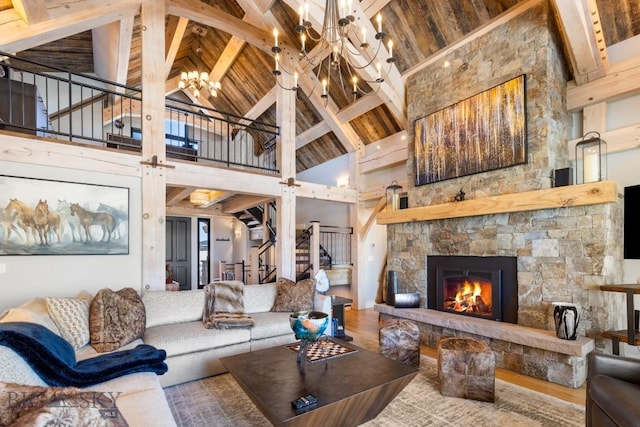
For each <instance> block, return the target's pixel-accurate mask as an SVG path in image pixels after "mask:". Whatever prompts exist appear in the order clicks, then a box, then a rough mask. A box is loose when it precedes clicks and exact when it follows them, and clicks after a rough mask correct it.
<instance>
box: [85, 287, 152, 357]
mask: <svg viewBox="0 0 640 427" xmlns="http://www.w3.org/2000/svg"><path fill="white" fill-rule="evenodd" d="M146 322H147V319H146V313H145V309H144V304H143V303H142V299H141V298H140V296H139V295H138V293H137V292H136V291H135V290H134V289H132V288H124V289H120V290H119V291H117V292H114V291H112V290H111V289H108V288H105V289H101V290H100V291H98V293H97V294H96V296H95V297H94V298H93V301H92V302H91V307H90V309H89V332H90V333H91V346H92V347H93V348H95V349H96V351H97V352H99V353H105V352H108V351H113V350H117V349H119V348H120V347H122V346H124V345H127V344H129V343H130V342H132V341H134V340H136V339H138V338H142V336H143V335H144V331H145V326H146Z"/></svg>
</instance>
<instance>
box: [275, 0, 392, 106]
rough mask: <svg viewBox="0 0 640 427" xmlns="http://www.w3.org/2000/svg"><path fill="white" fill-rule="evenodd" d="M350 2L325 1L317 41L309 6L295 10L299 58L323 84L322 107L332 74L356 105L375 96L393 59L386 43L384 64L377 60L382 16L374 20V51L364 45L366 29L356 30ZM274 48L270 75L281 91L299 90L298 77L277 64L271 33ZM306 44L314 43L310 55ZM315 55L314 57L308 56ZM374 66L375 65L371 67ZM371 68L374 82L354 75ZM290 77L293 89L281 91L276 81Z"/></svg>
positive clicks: (381, 43) (380, 49) (381, 50)
mask: <svg viewBox="0 0 640 427" xmlns="http://www.w3.org/2000/svg"><path fill="white" fill-rule="evenodd" d="M352 11H353V9H352V0H340V1H338V0H326V7H325V11H324V21H323V24H322V31H321V32H320V37H319V38H314V36H313V34H312V33H311V31H310V30H311V22H310V21H309V4H308V3H307V1H306V0H305V2H304V3H303V4H302V6H300V8H299V9H298V15H299V20H298V25H297V26H296V27H295V31H296V32H297V33H298V34H300V46H301V47H300V51H299V55H300V57H301V58H302V59H303V60H305V61H306V62H307V63H308V64H309V65H310V66H311V69H313V70H315V71H314V73H315V75H316V78H317V79H318V80H319V81H320V82H321V84H322V94H321V97H322V98H323V99H324V104H325V107H326V106H327V103H328V98H329V88H330V87H331V84H332V72H331V71H332V70H334V71H337V73H335V74H334V76H335V79H334V80H338V81H337V84H338V86H339V88H340V89H341V90H342V92H343V93H344V94H345V95H346V94H347V93H348V92H350V93H351V95H353V100H354V101H355V100H356V98H357V97H358V95H374V94H375V93H377V92H378V89H379V88H380V84H381V83H382V82H384V78H385V76H386V75H387V74H388V72H389V70H390V69H391V66H392V64H393V62H395V58H394V57H393V41H392V40H389V41H388V42H387V53H388V56H387V58H386V60H384V61H383V60H382V59H379V58H378V57H379V56H381V55H382V54H384V51H385V49H384V48H383V46H384V39H385V37H386V34H385V33H384V32H383V31H382V15H380V14H379V13H378V15H377V16H376V25H377V26H376V28H375V29H376V33H375V34H374V36H373V37H374V38H375V40H376V41H377V43H376V46H375V48H374V47H373V46H371V45H370V44H369V43H368V42H367V28H366V27H362V28H361V29H359V28H357V26H356V25H355V24H354V21H355V18H354V16H353V15H352ZM273 36H274V45H273V47H272V48H271V51H272V52H273V54H274V59H275V67H274V70H273V74H274V75H275V76H276V81H277V82H278V85H280V87H282V88H284V89H287V90H296V91H297V90H298V89H299V86H298V73H297V72H294V73H291V72H289V71H288V70H286V69H285V68H284V67H283V66H282V64H281V60H280V52H281V48H280V47H279V46H278V30H277V28H276V29H274V30H273ZM308 40H312V41H313V42H316V43H317V44H316V46H315V47H314V48H313V50H312V51H308V50H307V47H308V43H307V41H308ZM311 52H315V53H313V54H312V53H311ZM383 62H386V63H387V64H388V67H387V69H386V70H383V65H382V63H383ZM374 63H375V65H374ZM372 65H374V66H375V68H376V76H375V78H374V79H370V80H367V79H361V78H359V77H358V75H357V74H356V72H357V71H359V70H363V69H365V68H367V67H369V66H372ZM343 69H346V71H347V73H348V74H349V81H348V82H345V81H344V80H345V79H343ZM283 71H284V72H286V73H287V74H293V76H294V85H293V87H284V86H282V84H281V83H280V82H279V81H278V77H279V76H280V75H281V74H282V72H283ZM362 82H365V83H367V84H368V85H369V87H370V88H371V90H370V91H367V90H365V89H363V88H362V84H361V83H362Z"/></svg>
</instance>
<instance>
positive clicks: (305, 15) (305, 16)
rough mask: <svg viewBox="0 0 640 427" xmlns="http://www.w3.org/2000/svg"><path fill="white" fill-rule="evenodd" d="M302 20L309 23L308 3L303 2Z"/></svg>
mask: <svg viewBox="0 0 640 427" xmlns="http://www.w3.org/2000/svg"><path fill="white" fill-rule="evenodd" d="M304 20H305V21H307V22H308V21H309V3H307V2H306V1H305V2H304Z"/></svg>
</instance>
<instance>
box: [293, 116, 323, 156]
mask: <svg viewBox="0 0 640 427" xmlns="http://www.w3.org/2000/svg"><path fill="white" fill-rule="evenodd" d="M329 132H331V128H330V127H329V125H328V124H327V122H326V121H324V120H323V121H321V122H320V123H317V124H315V125H313V126H311V127H310V128H309V129H307V130H305V131H304V132H302V133H300V134H298V135H297V136H296V150H299V149H300V148H302V147H304V146H305V145H307V144H309V143H310V142H312V141H315V140H316V139H318V138H320V137H321V136H323V135H326V134H328V133H329Z"/></svg>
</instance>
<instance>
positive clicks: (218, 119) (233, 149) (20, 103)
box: [0, 52, 279, 173]
mask: <svg viewBox="0 0 640 427" xmlns="http://www.w3.org/2000/svg"><path fill="white" fill-rule="evenodd" d="M0 66H1V67H2V70H1V71H2V72H0V76H2V75H4V77H0V129H5V130H10V131H14V132H20V133H27V134H30V135H35V136H40V137H48V138H55V139H60V140H65V141H70V142H73V143H82V144H86V145H90V146H91V145H93V146H97V147H107V148H114V149H120V150H124V151H130V152H139V151H140V150H141V144H142V139H143V135H142V131H141V129H142V119H141V118H142V96H143V94H142V92H141V91H140V90H139V89H137V88H134V87H130V86H126V85H121V84H117V83H114V82H110V81H108V80H104V79H100V78H98V77H94V76H89V75H86V74H77V73H72V72H69V71H66V70H62V69H58V68H54V67H49V66H46V65H43V64H39V63H36V62H33V61H29V60H25V59H20V58H18V57H15V56H12V55H8V54H3V53H1V52H0ZM278 134H279V128H278V127H277V126H274V125H270V124H267V123H261V122H257V121H255V120H249V119H246V118H243V117H240V116H237V115H234V114H231V113H226V112H222V111H218V110H215V109H210V108H206V107H202V106H196V105H193V104H191V103H188V102H185V101H182V100H180V99H177V98H175V97H167V98H166V99H165V144H166V150H167V151H166V153H167V157H169V158H174V159H179V160H188V161H196V162H198V163H199V164H212V165H216V166H227V167H235V168H242V169H249V170H259V171H262V172H267V173H277V172H278V167H277V163H276V137H277V135H278Z"/></svg>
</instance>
